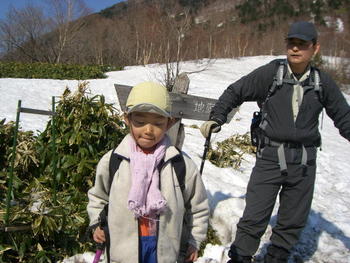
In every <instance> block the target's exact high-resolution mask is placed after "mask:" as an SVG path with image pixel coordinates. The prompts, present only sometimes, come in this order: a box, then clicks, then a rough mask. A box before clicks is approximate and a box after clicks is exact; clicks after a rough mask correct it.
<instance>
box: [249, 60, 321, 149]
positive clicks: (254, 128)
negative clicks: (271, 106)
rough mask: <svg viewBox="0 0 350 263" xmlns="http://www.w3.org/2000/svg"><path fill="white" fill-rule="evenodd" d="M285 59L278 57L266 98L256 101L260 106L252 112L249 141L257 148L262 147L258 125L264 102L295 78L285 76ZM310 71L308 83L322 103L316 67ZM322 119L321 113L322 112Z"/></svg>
mask: <svg viewBox="0 0 350 263" xmlns="http://www.w3.org/2000/svg"><path fill="white" fill-rule="evenodd" d="M287 64H288V62H287V60H285V59H279V66H278V69H277V72H276V75H275V77H274V79H273V83H272V85H271V87H270V89H269V91H268V92H267V96H266V99H265V101H264V102H263V103H258V105H259V107H260V111H255V112H254V113H253V118H252V121H251V125H250V138H251V143H252V145H253V146H255V147H257V148H258V149H259V148H260V147H261V148H262V147H263V141H262V140H261V138H262V135H263V130H262V128H261V127H260V124H261V122H262V121H263V112H264V105H265V104H266V102H267V101H268V100H269V99H270V97H271V96H272V95H273V94H274V93H275V91H276V89H279V88H281V87H282V85H283V83H289V84H294V83H295V80H294V79H290V78H285V73H286V72H287ZM311 73H312V74H313V76H314V81H311V77H310V78H309V83H308V85H309V86H311V87H313V89H314V91H315V92H316V93H317V95H318V98H319V100H320V102H321V104H323V103H322V101H323V91H322V85H321V82H320V74H319V71H318V69H316V68H314V67H311ZM322 119H323V114H322Z"/></svg>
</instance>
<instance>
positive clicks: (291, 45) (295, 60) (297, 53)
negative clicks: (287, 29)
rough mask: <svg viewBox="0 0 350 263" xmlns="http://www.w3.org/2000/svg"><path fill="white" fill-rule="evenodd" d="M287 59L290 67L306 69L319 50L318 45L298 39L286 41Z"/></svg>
mask: <svg viewBox="0 0 350 263" xmlns="http://www.w3.org/2000/svg"><path fill="white" fill-rule="evenodd" d="M286 47H287V59H288V61H289V63H290V64H291V65H292V66H297V67H304V69H305V68H306V67H307V65H308V64H309V62H310V61H311V59H312V56H313V55H315V54H316V53H317V52H318V51H319V48H320V45H319V44H317V43H316V44H313V43H312V41H305V40H302V39H298V38H289V39H286Z"/></svg>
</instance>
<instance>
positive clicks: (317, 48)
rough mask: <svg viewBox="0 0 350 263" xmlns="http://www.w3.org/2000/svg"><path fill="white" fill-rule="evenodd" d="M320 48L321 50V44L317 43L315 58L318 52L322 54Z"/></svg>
mask: <svg viewBox="0 0 350 263" xmlns="http://www.w3.org/2000/svg"><path fill="white" fill-rule="evenodd" d="M320 48H321V46H320V44H319V43H316V44H315V46H314V56H316V54H317V53H318V52H320Z"/></svg>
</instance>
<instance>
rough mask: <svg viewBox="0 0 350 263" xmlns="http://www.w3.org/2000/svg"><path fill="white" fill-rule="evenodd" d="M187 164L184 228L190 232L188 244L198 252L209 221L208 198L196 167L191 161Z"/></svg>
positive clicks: (204, 237)
mask: <svg viewBox="0 0 350 263" xmlns="http://www.w3.org/2000/svg"><path fill="white" fill-rule="evenodd" d="M187 161H188V160H187ZM187 163H188V164H187V165H186V170H187V172H186V173H187V174H186V182H185V191H184V201H185V208H186V219H185V221H186V227H187V229H188V230H189V231H190V236H189V239H188V243H189V244H191V245H192V246H193V247H195V248H197V249H198V250H199V247H200V244H201V242H203V241H204V240H205V239H206V236H207V229H208V221H209V206H208V198H207V192H206V190H205V187H204V184H203V181H202V178H201V176H200V174H199V172H198V169H197V167H196V166H195V164H194V163H193V162H192V160H189V162H187Z"/></svg>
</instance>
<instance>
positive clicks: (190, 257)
mask: <svg viewBox="0 0 350 263" xmlns="http://www.w3.org/2000/svg"><path fill="white" fill-rule="evenodd" d="M197 259H198V250H197V249H196V248H195V247H193V246H191V245H189V246H188V249H187V253H186V260H185V262H194V261H197Z"/></svg>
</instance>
